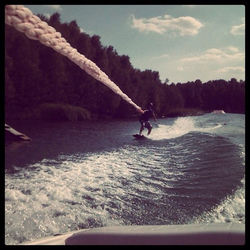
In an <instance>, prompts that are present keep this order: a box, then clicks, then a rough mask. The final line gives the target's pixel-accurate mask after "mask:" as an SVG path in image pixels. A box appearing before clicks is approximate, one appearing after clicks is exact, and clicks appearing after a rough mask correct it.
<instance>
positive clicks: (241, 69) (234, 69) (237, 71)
mask: <svg viewBox="0 0 250 250" xmlns="http://www.w3.org/2000/svg"><path fill="white" fill-rule="evenodd" d="M217 72H218V73H227V72H230V73H232V74H241V73H244V72H245V68H244V67H241V66H235V67H230V66H229V67H224V68H220V69H218V70H217Z"/></svg>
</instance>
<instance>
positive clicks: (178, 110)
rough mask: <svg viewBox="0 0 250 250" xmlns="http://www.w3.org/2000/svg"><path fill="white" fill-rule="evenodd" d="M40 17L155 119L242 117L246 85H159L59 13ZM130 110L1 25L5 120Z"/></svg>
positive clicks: (130, 113)
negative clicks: (152, 112)
mask: <svg viewBox="0 0 250 250" xmlns="http://www.w3.org/2000/svg"><path fill="white" fill-rule="evenodd" d="M39 17H40V18H41V19H42V20H43V21H46V22H47V23H48V24H49V25H50V26H53V27H54V28H55V29H56V30H57V31H59V32H60V33H61V34H62V36H63V37H64V38H65V39H66V40H67V41H68V42H69V43H70V44H71V46H72V47H74V48H76V49H77V50H78V51H79V52H80V53H81V54H83V55H85V56H86V57H87V58H88V59H90V60H91V61H93V62H94V63H95V64H96V65H97V66H98V67H99V68H100V69H101V70H102V71H104V72H105V73H106V74H107V75H108V76H109V77H110V79H111V80H112V81H113V82H115V83H116V84H117V85H118V86H119V87H120V89H121V90H122V91H123V92H124V93H125V94H126V95H128V96H129V97H130V98H131V99H132V100H133V101H134V102H135V103H136V104H137V105H139V106H140V107H142V108H145V107H146V106H147V104H148V103H149V102H153V103H154V106H155V111H156V114H157V116H158V117H170V116H181V115H197V114H202V113H204V112H211V111H213V110H218V109H222V110H224V111H225V112H227V113H245V81H243V80H240V81H238V80H237V79H235V78H232V79H231V80H229V81H226V80H223V79H217V80H210V81H208V82H202V81H201V80H199V79H197V80H195V81H191V82H184V83H179V82H178V83H171V84H170V83H169V82H168V81H167V80H166V81H165V82H161V80H160V77H159V72H157V71H152V70H150V69H147V70H144V71H142V70H139V69H136V68H134V67H133V66H132V64H131V62H130V58H129V56H127V55H118V53H117V51H116V50H115V48H113V47H112V46H111V45H110V46H108V47H105V46H103V45H102V44H101V42H100V37H99V36H98V35H93V36H90V35H88V34H86V33H83V32H81V31H80V28H79V26H78V25H77V22H76V21H71V22H69V23H62V22H61V20H60V14H59V13H54V14H53V15H52V16H51V17H50V18H49V19H48V18H46V17H45V16H43V15H39ZM137 115H138V114H137V112H136V110H135V109H134V107H132V106H131V105H130V104H128V103H127V102H125V101H124V100H122V99H121V97H119V96H118V95H116V94H115V93H114V92H112V91H111V90H110V89H109V88H107V87H106V86H104V85H103V84H101V83H100V82H98V81H97V80H95V79H94V78H92V77H91V76H89V75H88V74H87V73H85V72H84V71H83V70H81V69H80V68H79V67H78V66H77V65H75V64H74V63H72V62H71V61H70V60H69V59H68V58H66V57H64V56H62V55H60V54H58V53H56V52H55V51H54V50H53V49H51V48H49V47H46V46H44V45H42V44H41V43H40V42H38V41H35V40H30V39H29V38H27V37H26V36H25V35H24V34H23V33H20V32H19V31H17V30H15V29H14V28H12V27H10V26H8V25H5V120H6V119H11V118H16V119H28V118H29V119H47V120H85V119H101V118H102V119H103V118H105V119H109V118H132V117H136V116H137Z"/></svg>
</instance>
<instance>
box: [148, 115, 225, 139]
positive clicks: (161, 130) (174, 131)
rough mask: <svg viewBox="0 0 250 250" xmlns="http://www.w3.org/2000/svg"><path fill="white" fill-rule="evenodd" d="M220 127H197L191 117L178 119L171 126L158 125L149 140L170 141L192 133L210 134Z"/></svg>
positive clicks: (218, 125)
mask: <svg viewBox="0 0 250 250" xmlns="http://www.w3.org/2000/svg"><path fill="white" fill-rule="evenodd" d="M220 127H222V125H221V124H216V125H215V126H208V127H201V126H199V125H197V123H196V122H195V119H194V118H192V117H179V118H177V119H176V120H175V122H174V124H172V125H165V124H159V125H158V126H157V128H154V129H153V130H152V133H151V135H150V138H151V139H153V140H162V139H172V138H177V137H180V136H183V135H185V134H188V133H190V132H193V131H197V132H207V133H209V132H211V131H213V130H215V129H218V128H220Z"/></svg>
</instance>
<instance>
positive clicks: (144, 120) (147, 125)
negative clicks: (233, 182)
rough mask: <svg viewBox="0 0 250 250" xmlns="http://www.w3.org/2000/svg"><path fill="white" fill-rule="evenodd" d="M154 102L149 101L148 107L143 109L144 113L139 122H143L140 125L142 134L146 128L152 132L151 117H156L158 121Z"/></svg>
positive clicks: (140, 133)
mask: <svg viewBox="0 0 250 250" xmlns="http://www.w3.org/2000/svg"><path fill="white" fill-rule="evenodd" d="M153 107H154V105H153V103H152V102H151V103H149V105H148V106H147V109H146V110H144V111H143V114H142V115H140V117H139V122H140V123H141V127H140V132H139V135H142V131H143V129H144V128H147V129H148V135H149V134H150V133H151V130H152V125H151V124H150V122H149V119H150V118H151V117H153V118H154V120H155V121H156V116H155V113H154V110H153Z"/></svg>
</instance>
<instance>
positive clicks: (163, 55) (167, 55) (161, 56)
mask: <svg viewBox="0 0 250 250" xmlns="http://www.w3.org/2000/svg"><path fill="white" fill-rule="evenodd" d="M167 57H169V54H162V55H160V56H155V57H152V58H151V59H164V58H167Z"/></svg>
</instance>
